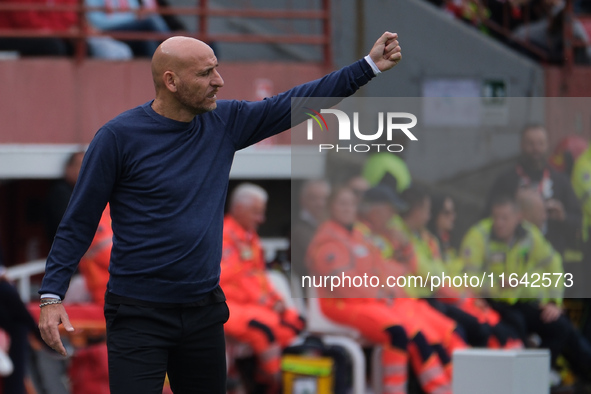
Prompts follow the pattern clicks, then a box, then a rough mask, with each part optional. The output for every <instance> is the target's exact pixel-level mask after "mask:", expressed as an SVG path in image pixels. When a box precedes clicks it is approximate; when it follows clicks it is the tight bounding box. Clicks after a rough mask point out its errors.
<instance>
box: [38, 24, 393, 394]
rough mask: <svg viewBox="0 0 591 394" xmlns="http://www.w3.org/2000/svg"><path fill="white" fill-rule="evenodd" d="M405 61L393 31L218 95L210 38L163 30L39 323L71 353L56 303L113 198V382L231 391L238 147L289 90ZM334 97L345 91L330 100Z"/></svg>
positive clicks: (94, 164)
mask: <svg viewBox="0 0 591 394" xmlns="http://www.w3.org/2000/svg"><path fill="white" fill-rule="evenodd" d="M400 59H401V53H400V46H399V45H398V36H397V34H395V33H389V32H386V33H384V34H383V35H382V36H381V37H380V38H379V39H378V40H377V41H376V43H375V45H374V46H373V48H372V49H371V51H370V53H369V55H367V56H366V57H365V58H364V59H361V60H359V61H357V62H355V63H353V64H352V65H350V66H347V67H344V68H343V69H341V70H339V71H335V72H333V73H331V74H329V75H327V76H325V77H324V78H322V79H319V80H317V81H314V82H310V83H307V84H304V85H300V86H297V87H295V88H293V89H291V90H288V91H287V92H284V93H281V94H279V95H277V96H274V97H271V98H268V99H265V100H262V101H258V102H246V101H236V100H223V101H222V100H220V101H217V93H218V91H219V90H220V89H221V88H222V87H223V86H224V80H223V79H222V77H221V75H220V73H219V72H218V61H217V59H216V56H215V54H214V52H213V51H212V49H211V48H210V47H209V46H207V45H206V44H205V43H203V42H201V41H198V40H196V39H193V38H188V37H173V38H170V39H168V40H166V41H164V42H163V43H162V44H161V45H160V46H159V47H158V49H157V50H156V53H155V54H154V57H153V59H152V75H153V79H154V85H155V88H156V97H155V99H154V100H153V101H150V102H147V103H145V104H143V105H141V106H139V107H136V108H134V109H131V110H129V111H126V112H124V113H122V114H121V115H119V116H117V117H116V118H114V119H113V120H111V121H109V122H108V123H107V124H105V125H104V126H103V127H102V128H101V129H100V130H99V131H98V132H97V134H96V135H95V137H94V139H93V140H92V142H91V143H90V146H89V147H88V150H87V153H86V155H85V157H84V162H83V164H82V169H81V171H80V176H79V179H78V183H77V184H76V189H75V190H74V193H73V194H72V199H71V200H70V204H69V206H68V209H67V211H66V213H65V215H64V218H63V220H62V222H61V224H60V226H59V229H58V231H57V234H56V236H55V240H54V243H53V247H52V250H51V252H50V254H49V256H48V258H47V266H46V272H45V277H44V278H43V283H42V286H41V289H40V291H39V292H40V294H41V304H40V306H41V316H40V322H39V326H40V328H41V332H42V335H43V338H44V339H45V341H46V342H47V344H48V345H49V346H51V347H52V348H53V349H55V350H56V351H58V352H59V353H61V354H63V355H65V354H66V350H65V349H64V347H63V344H62V342H61V340H60V336H59V331H58V326H59V324H63V325H64V327H65V329H66V330H68V331H72V330H73V327H72V326H71V324H70V322H69V320H68V316H67V314H66V311H65V309H64V308H63V306H62V305H61V299H63V298H64V296H65V293H66V290H67V288H68V283H69V281H70V277H71V275H72V272H73V271H74V270H75V268H76V266H77V264H78V262H79V260H80V258H81V257H82V256H83V255H84V253H85V252H86V250H87V248H88V246H89V245H90V243H91V241H92V238H93V236H94V233H95V232H96V228H97V224H98V222H99V220H100V217H101V213H102V212H103V210H104V208H105V206H106V204H107V203H109V204H110V207H111V219H112V227H113V248H112V251H111V259H110V266H109V272H110V278H109V283H108V286H107V292H106V294H105V318H106V322H107V346H108V349H109V382H110V387H111V393H114V394H118V393H125V394H130V393H141V394H151V393H154V394H155V393H161V392H162V385H163V383H164V378H165V375H166V373H167V372H168V377H169V380H170V385H171V387H172V390H173V391H174V392H175V393H207V394H213V393H224V392H225V378H226V363H225V347H224V332H223V324H224V323H225V322H226V321H227V319H228V307H227V305H226V303H225V297H224V293H223V292H222V290H221V288H220V287H219V279H220V260H221V255H222V224H223V218H224V202H225V199H226V192H227V189H228V179H229V173H230V167H231V165H232V160H233V157H234V154H235V152H236V151H237V150H240V149H243V148H246V147H247V146H250V145H252V144H255V143H257V142H259V141H261V140H263V139H265V138H267V137H270V136H272V135H275V134H278V133H280V132H282V131H284V130H286V129H289V128H290V127H291V116H290V113H291V98H292V97H335V98H338V97H345V96H349V95H351V94H353V93H354V92H355V91H356V90H357V89H359V87H360V86H362V85H364V84H366V83H367V82H369V80H370V79H372V78H373V77H375V76H376V75H377V74H378V73H380V72H383V71H386V70H389V69H390V68H392V67H394V66H395V65H396V64H397V63H398V62H399V61H400ZM334 101H335V102H336V101H337V99H335V100H334Z"/></svg>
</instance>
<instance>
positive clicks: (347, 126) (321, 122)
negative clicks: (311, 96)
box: [305, 107, 418, 153]
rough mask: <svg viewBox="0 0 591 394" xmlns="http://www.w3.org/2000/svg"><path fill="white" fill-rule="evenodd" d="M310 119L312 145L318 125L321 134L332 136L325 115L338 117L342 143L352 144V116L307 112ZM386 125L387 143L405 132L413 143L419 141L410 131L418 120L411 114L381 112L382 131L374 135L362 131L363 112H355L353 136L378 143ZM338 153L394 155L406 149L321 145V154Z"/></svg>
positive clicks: (381, 145)
mask: <svg viewBox="0 0 591 394" xmlns="http://www.w3.org/2000/svg"><path fill="white" fill-rule="evenodd" d="M305 109H306V110H307V111H309V112H306V115H308V116H310V119H308V120H307V138H308V140H309V141H312V140H313V139H314V124H315V123H316V124H317V125H318V128H320V131H323V132H324V131H325V129H326V132H328V124H327V122H326V120H325V119H324V117H323V116H322V114H332V115H335V116H336V118H337V122H338V125H339V127H338V140H339V142H341V141H351V120H350V118H349V115H347V114H346V113H345V112H343V111H341V110H338V109H321V110H320V112H318V111H315V110H313V109H312V108H307V107H306V108H305ZM399 119H408V120H410V122H407V123H395V122H394V120H399ZM384 123H385V124H386V127H385V129H386V140H387V141H392V136H393V135H394V132H397V131H401V132H403V133H404V134H405V135H406V137H407V138H408V139H409V140H411V141H417V140H418V139H417V137H415V135H414V134H413V133H412V132H411V131H410V130H409V129H411V128H413V127H414V126H416V124H417V117H416V116H414V115H413V114H411V113H409V112H386V113H385V114H384V112H378V130H377V131H376V132H375V133H373V134H364V133H362V132H361V131H360V130H359V112H353V134H354V135H355V137H356V138H357V139H359V140H361V141H376V140H378V139H379V138H381V137H382V135H383V134H384ZM328 150H334V151H336V152H340V151H347V152H360V153H363V152H369V151H377V152H381V151H388V152H392V153H397V152H402V150H403V146H402V145H400V144H377V143H373V144H348V145H347V144H344V145H343V144H336V145H335V144H318V151H319V152H322V151H328Z"/></svg>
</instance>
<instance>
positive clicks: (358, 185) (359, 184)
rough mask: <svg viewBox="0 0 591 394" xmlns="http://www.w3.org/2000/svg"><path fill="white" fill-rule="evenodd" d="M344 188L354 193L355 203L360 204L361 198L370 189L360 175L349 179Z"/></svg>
mask: <svg viewBox="0 0 591 394" xmlns="http://www.w3.org/2000/svg"><path fill="white" fill-rule="evenodd" d="M345 186H347V187H348V188H349V189H351V190H352V191H353V193H355V196H357V203H358V204H359V203H360V202H361V199H362V198H363V194H365V192H366V191H367V190H368V189H369V188H370V185H369V182H368V181H367V179H365V178H364V177H363V176H361V175H354V176H352V177H350V178H349V179H348V180H347V182H345Z"/></svg>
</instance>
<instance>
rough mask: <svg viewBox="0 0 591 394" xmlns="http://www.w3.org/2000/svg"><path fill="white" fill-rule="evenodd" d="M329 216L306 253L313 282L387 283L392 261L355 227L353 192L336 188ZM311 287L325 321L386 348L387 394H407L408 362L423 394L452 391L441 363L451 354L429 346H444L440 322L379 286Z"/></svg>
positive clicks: (389, 290) (385, 382)
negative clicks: (369, 280)
mask: <svg viewBox="0 0 591 394" xmlns="http://www.w3.org/2000/svg"><path fill="white" fill-rule="evenodd" d="M329 214H330V218H329V220H327V221H326V222H324V223H323V224H322V225H321V226H320V228H319V229H318V231H317V233H316V235H315V236H314V238H313V239H312V242H311V244H310V247H309V249H308V255H307V262H308V268H309V270H310V273H311V274H312V275H313V278H315V280H318V279H322V278H324V277H325V276H327V275H329V276H334V277H339V278H340V277H345V276H347V277H351V278H354V277H361V278H363V276H364V275H367V276H368V277H373V276H377V277H379V278H380V280H383V281H384V282H382V283H385V281H386V277H387V276H389V275H396V270H393V269H392V265H391V264H390V262H387V261H385V260H384V259H383V258H382V257H381V253H380V250H379V249H378V248H376V247H375V246H374V245H373V244H372V243H370V242H368V241H367V240H366V238H365V236H364V235H363V233H362V232H361V231H359V230H358V228H355V222H356V219H357V218H356V216H357V198H356V196H355V194H354V192H353V191H351V190H350V189H348V188H340V189H337V190H336V191H335V192H334V193H333V194H332V196H331V198H330V200H329ZM344 280H346V279H344ZM304 285H306V283H305V282H304ZM310 285H312V286H315V287H317V288H318V297H319V304H320V308H321V310H322V312H323V313H324V314H325V315H326V316H327V317H328V318H329V319H331V320H332V321H334V322H337V323H339V324H344V325H347V326H350V327H353V328H355V329H356V330H359V331H360V333H361V334H362V335H363V336H364V337H365V338H367V339H368V340H370V341H372V342H374V343H377V344H381V345H383V346H384V351H383V354H382V364H383V367H384V368H383V371H384V376H383V385H384V387H385V388H387V391H386V392H388V393H396V394H398V393H406V392H407V381H408V368H407V366H408V364H409V362H410V364H411V365H412V368H413V370H414V371H415V372H416V374H417V377H418V380H419V382H420V385H421V387H422V389H423V390H424V391H425V392H427V393H451V383H450V382H451V369H447V370H446V369H444V366H443V362H444V360H442V357H449V355H445V354H443V353H441V352H438V351H437V350H436V349H435V347H434V346H433V345H432V343H435V342H437V343H438V344H441V343H443V342H444V338H442V336H443V335H442V334H443V332H442V330H441V328H440V326H439V325H438V324H435V323H434V322H433V321H432V320H431V319H425V316H426V315H424V314H423V313H422V311H421V310H419V309H417V308H416V305H415V304H408V303H407V302H405V301H407V300H408V299H406V300H405V299H403V298H400V299H399V298H395V299H391V298H389V297H392V296H394V295H396V294H395V292H394V289H393V288H389V287H381V286H379V285H378V286H377V287H373V286H369V285H368V286H360V287H351V286H350V285H347V284H344V286H339V287H335V288H334V289H333V291H331V288H330V283H329V286H328V287H325V286H322V285H321V286H318V285H317V284H316V285H314V284H310ZM310 285H308V286H310ZM320 297H322V298H320ZM442 318H443V319H446V318H445V317H444V316H442ZM445 361H448V362H449V361H450V360H445ZM450 364H451V363H450Z"/></svg>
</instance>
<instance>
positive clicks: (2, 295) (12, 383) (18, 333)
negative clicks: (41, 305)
mask: <svg viewBox="0 0 591 394" xmlns="http://www.w3.org/2000/svg"><path fill="white" fill-rule="evenodd" d="M2 257H3V256H2V250H1V249H0V328H1V329H2V330H4V331H5V332H6V333H7V334H8V336H9V339H10V348H9V350H8V357H9V358H10V363H9V364H11V365H12V368H8V369H6V373H9V374H8V375H7V376H4V377H3V378H2V379H1V381H2V390H0V391H1V392H2V393H5V394H25V393H26V390H25V375H26V369H27V368H26V366H27V362H28V357H29V352H30V345H29V339H31V340H32V341H34V342H36V343H37V344H38V345H39V346H41V345H40V343H43V342H42V341H43V340H42V339H41V334H40V333H39V328H38V327H37V323H36V322H35V320H34V319H33V317H32V316H31V314H30V313H29V311H28V310H27V307H26V306H25V304H23V302H22V301H21V298H20V295H19V293H18V291H17V290H16V288H15V287H14V286H13V285H12V284H10V283H9V282H8V278H7V277H6V268H5V267H4V265H3V261H2ZM40 341H41V342H40ZM4 362H5V363H6V360H4ZM6 366H8V367H9V366H10V365H6V364H5V368H6ZM0 376H1V375H0Z"/></svg>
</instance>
